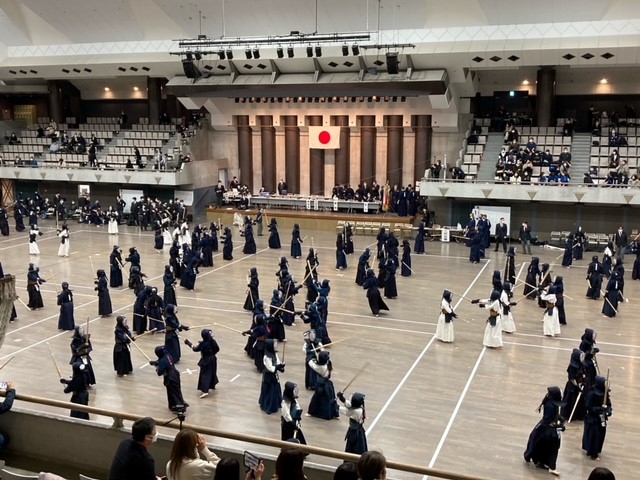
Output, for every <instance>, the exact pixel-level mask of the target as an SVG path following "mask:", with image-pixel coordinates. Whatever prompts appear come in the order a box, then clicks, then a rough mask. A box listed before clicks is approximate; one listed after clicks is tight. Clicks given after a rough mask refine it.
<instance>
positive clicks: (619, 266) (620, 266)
mask: <svg viewBox="0 0 640 480" xmlns="http://www.w3.org/2000/svg"><path fill="white" fill-rule="evenodd" d="M613 270H614V271H615V272H616V274H617V277H618V282H619V285H618V292H620V300H621V301H624V262H623V260H622V259H621V258H616V264H615V266H614V267H613Z"/></svg>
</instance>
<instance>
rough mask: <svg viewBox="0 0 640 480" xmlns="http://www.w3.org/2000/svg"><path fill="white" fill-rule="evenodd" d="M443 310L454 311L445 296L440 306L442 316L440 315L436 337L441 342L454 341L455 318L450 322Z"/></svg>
mask: <svg viewBox="0 0 640 480" xmlns="http://www.w3.org/2000/svg"><path fill="white" fill-rule="evenodd" d="M443 310H444V311H445V312H447V313H452V312H453V309H452V308H451V304H450V303H449V302H447V301H446V300H445V299H444V298H443V299H442V305H441V308H440V316H439V317H438V325H437V326H436V338H437V339H438V340H440V341H441V342H445V343H451V342H453V339H454V335H453V319H451V320H450V321H449V322H447V320H446V315H445V313H444V312H443Z"/></svg>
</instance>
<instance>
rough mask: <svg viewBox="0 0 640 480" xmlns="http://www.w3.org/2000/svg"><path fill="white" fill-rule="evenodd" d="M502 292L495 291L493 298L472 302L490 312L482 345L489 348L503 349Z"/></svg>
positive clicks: (492, 294)
mask: <svg viewBox="0 0 640 480" xmlns="http://www.w3.org/2000/svg"><path fill="white" fill-rule="evenodd" d="M500 293H501V292H500V291H499V290H493V291H492V292H491V297H489V298H487V299H484V300H479V299H476V300H472V301H471V303H473V304H478V306H479V307H480V308H486V309H487V310H489V316H488V317H487V325H486V327H485V329H484V337H483V340H482V344H483V345H484V346H485V347H488V348H502V325H501V324H500V311H501V310H502V308H501V306H500Z"/></svg>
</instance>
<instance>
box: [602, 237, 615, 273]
mask: <svg viewBox="0 0 640 480" xmlns="http://www.w3.org/2000/svg"><path fill="white" fill-rule="evenodd" d="M613 252H614V249H613V242H609V243H607V246H606V247H605V249H604V252H603V254H602V268H603V271H604V276H605V277H607V278H609V277H610V276H611V267H612V259H613Z"/></svg>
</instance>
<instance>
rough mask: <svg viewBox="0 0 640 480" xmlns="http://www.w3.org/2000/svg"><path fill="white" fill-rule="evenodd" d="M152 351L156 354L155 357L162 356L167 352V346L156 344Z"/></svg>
mask: <svg viewBox="0 0 640 480" xmlns="http://www.w3.org/2000/svg"><path fill="white" fill-rule="evenodd" d="M153 353H155V354H156V357H158V358H162V357H164V356H165V355H166V354H167V348H166V347H165V346H164V345H158V346H157V347H156V348H155V349H154V350H153Z"/></svg>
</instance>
